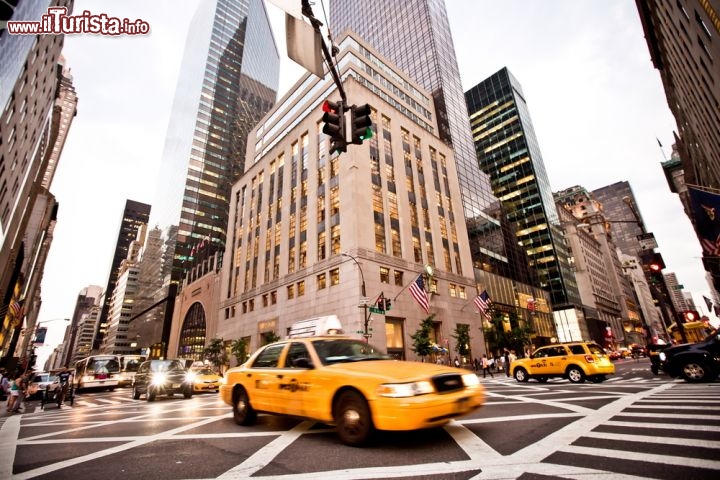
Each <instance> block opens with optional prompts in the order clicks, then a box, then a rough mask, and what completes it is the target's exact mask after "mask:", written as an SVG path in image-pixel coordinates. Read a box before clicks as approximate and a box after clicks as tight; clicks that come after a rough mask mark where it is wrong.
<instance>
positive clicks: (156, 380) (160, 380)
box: [150, 373, 167, 385]
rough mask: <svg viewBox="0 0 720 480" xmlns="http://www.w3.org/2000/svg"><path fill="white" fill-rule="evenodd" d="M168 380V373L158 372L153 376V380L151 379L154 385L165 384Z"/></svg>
mask: <svg viewBox="0 0 720 480" xmlns="http://www.w3.org/2000/svg"><path fill="white" fill-rule="evenodd" d="M166 381H167V375H165V374H164V373H156V374H155V375H153V376H152V380H150V383H151V384H153V385H164V384H165V382H166Z"/></svg>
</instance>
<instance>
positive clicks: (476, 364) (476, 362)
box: [473, 357, 480, 372]
mask: <svg viewBox="0 0 720 480" xmlns="http://www.w3.org/2000/svg"><path fill="white" fill-rule="evenodd" d="M473 370H474V371H475V372H479V371H480V360H478V359H477V357H475V360H473Z"/></svg>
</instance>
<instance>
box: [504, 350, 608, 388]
mask: <svg viewBox="0 0 720 480" xmlns="http://www.w3.org/2000/svg"><path fill="white" fill-rule="evenodd" d="M510 372H511V374H512V376H513V377H515V380H517V381H518V382H527V381H528V380H530V379H531V378H534V379H537V380H538V381H539V382H547V380H548V378H551V377H562V378H567V379H568V380H570V381H571V382H572V383H582V382H584V381H585V379H589V380H590V381H592V382H594V383H600V382H603V381H605V380H606V379H607V376H608V375H613V374H614V373H615V365H614V364H613V363H612V361H611V360H610V357H609V356H608V355H607V354H606V353H605V350H603V349H602V348H601V347H600V346H599V345H598V344H596V343H594V342H572V343H558V344H554V345H547V346H544V347H540V348H538V349H537V350H535V351H534V352H533V353H532V355H530V357H529V358H520V359H517V360H515V361H514V362H512V365H510Z"/></svg>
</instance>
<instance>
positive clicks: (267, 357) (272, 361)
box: [253, 343, 285, 368]
mask: <svg viewBox="0 0 720 480" xmlns="http://www.w3.org/2000/svg"><path fill="white" fill-rule="evenodd" d="M283 348H285V344H282V343H281V344H280V345H270V346H269V347H267V348H266V349H265V350H263V351H262V352H261V353H260V355H258V357H257V358H256V359H255V362H254V363H253V368H274V367H277V366H278V360H279V359H280V353H281V352H282V351H283Z"/></svg>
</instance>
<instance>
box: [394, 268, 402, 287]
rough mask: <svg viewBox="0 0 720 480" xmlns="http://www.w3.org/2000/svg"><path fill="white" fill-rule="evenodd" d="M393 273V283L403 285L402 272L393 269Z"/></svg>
mask: <svg viewBox="0 0 720 480" xmlns="http://www.w3.org/2000/svg"><path fill="white" fill-rule="evenodd" d="M394 274H395V285H398V286H400V287H402V286H403V285H404V283H403V272H401V271H400V270H395V272H394Z"/></svg>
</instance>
